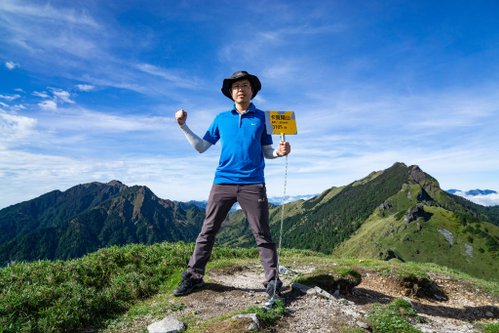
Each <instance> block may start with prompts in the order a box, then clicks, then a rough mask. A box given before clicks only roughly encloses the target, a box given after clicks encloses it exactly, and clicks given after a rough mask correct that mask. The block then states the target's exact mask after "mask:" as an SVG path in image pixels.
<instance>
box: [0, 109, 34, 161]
mask: <svg viewBox="0 0 499 333" xmlns="http://www.w3.org/2000/svg"><path fill="white" fill-rule="evenodd" d="M36 124H37V121H36V119H33V118H29V117H25V116H19V115H15V114H10V113H6V112H4V111H0V129H1V130H0V148H3V149H5V148H6V147H8V146H11V145H12V144H18V143H20V141H21V140H24V139H25V138H27V137H30V136H31V135H32V134H33V132H34V129H35V126H36ZM5 162H7V161H5Z"/></svg>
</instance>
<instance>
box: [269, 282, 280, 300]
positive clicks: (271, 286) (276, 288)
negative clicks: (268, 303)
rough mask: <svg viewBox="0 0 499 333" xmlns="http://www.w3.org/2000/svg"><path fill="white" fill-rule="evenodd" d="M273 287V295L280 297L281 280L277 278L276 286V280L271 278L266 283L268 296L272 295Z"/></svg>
mask: <svg viewBox="0 0 499 333" xmlns="http://www.w3.org/2000/svg"><path fill="white" fill-rule="evenodd" d="M274 288H275V296H277V297H281V289H282V281H281V280H277V286H276V280H271V281H270V282H269V283H268V284H267V288H266V291H267V294H268V295H269V297H270V298H272V297H273V296H274Z"/></svg>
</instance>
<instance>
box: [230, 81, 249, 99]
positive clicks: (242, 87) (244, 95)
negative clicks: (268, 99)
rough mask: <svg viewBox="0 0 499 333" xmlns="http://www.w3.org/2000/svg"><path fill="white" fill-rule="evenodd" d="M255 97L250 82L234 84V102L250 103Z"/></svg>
mask: <svg viewBox="0 0 499 333" xmlns="http://www.w3.org/2000/svg"><path fill="white" fill-rule="evenodd" d="M251 97H253V89H252V88H251V83H250V82H249V80H246V79H245V80H240V81H236V82H234V83H233V84H232V99H233V100H234V102H236V103H239V104H242V103H249V102H250V101H251Z"/></svg>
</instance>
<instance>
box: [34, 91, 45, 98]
mask: <svg viewBox="0 0 499 333" xmlns="http://www.w3.org/2000/svg"><path fill="white" fill-rule="evenodd" d="M33 96H36V97H41V98H49V95H48V94H47V93H46V92H44V91H42V92H40V91H35V92H33Z"/></svg>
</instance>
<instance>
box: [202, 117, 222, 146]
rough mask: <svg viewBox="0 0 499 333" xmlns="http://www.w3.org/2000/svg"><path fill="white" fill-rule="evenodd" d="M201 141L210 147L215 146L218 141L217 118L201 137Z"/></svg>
mask: <svg viewBox="0 0 499 333" xmlns="http://www.w3.org/2000/svg"><path fill="white" fill-rule="evenodd" d="M203 140H206V141H208V142H209V143H211V144H212V145H214V144H216V143H217V142H218V140H220V131H219V129H218V116H217V117H215V119H214V120H213V122H212V123H211V125H210V127H209V128H208V130H207V131H206V133H205V134H204V136H203Z"/></svg>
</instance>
